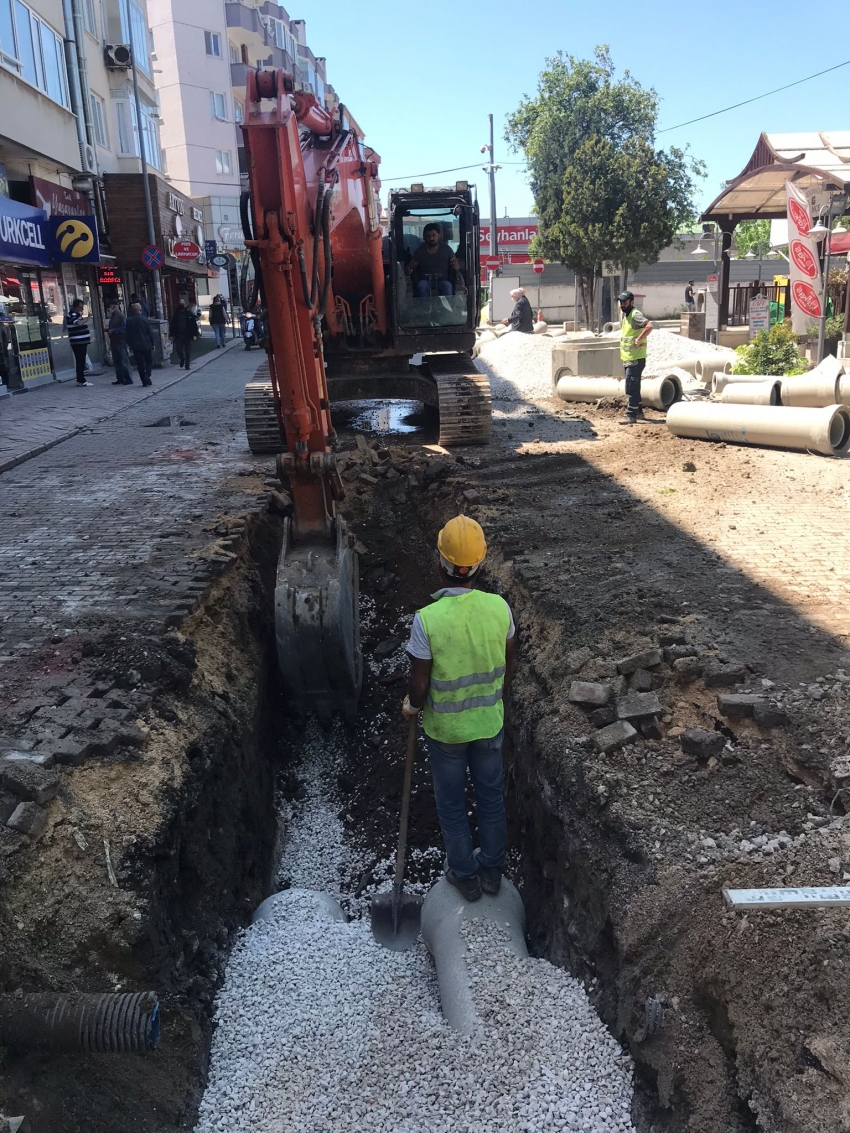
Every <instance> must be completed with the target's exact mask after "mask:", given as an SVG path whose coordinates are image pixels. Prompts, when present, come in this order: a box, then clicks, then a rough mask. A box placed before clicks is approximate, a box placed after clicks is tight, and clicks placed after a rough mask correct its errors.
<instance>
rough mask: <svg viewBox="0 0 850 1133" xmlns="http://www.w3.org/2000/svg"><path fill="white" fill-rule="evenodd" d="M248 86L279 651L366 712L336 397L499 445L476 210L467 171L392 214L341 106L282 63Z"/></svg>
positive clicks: (295, 668)
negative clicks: (278, 538) (275, 520)
mask: <svg viewBox="0 0 850 1133" xmlns="http://www.w3.org/2000/svg"><path fill="white" fill-rule="evenodd" d="M246 78H247V84H246V85H247V90H246V95H247V97H246V106H245V120H244V123H243V126H242V132H243V138H244V142H245V155H246V160H247V166H248V184H249V190H248V192H247V193H245V194H243V199H242V224H243V229H244V233H245V245H246V247H247V249H248V253H249V256H250V259H251V262H252V264H253V269H254V281H253V283H254V286H253V287H252V289H251V291H250V295H249V296H247V297H246V300H247V303H246V305H247V306H248V307H249V308H250V307H251V306H252V305H259V306H260V307H261V309H262V312H263V318H264V322H265V326H266V347H267V353H268V377H267V378H266V379H265V380H258V381H254V382H251V383H249V384H248V386H247V388H246V392H245V423H246V430H247V434H248V443H249V447H250V449H251V451H252V452H255V453H272V452H274V453H277V471H278V475H279V477H280V479H281V480H282V482H283V483H284V484H285V485H286V486H287V488H288V490H289V492H290V493H291V496H292V500H293V515H292V518H291V519H287V521H286V524H285V531H284V542H283V549H282V551H281V557H280V561H279V563H278V571H277V585H276V589H275V630H276V635H277V651H278V659H279V662H280V668H281V672H282V675H283V681H284V687H285V690H286V693H287V696H288V698H289V700H290V701H291V702H292V704H293V705H295V706H298V707H300V708H313V709H316V710H317V711H318V712H319V714H320V715H327V714H329V713H330V712H333V711H336V710H342V711H344V712H345V713H346V714H347V715H352V714H353V713H354V712H356V708H357V700H358V697H359V693H360V684H361V673H362V661H361V654H360V636H359V613H358V604H359V597H358V564H357V555H356V552H355V550H354V543H355V540H354V538H353V536H352V535H350V534H349V533H348V532H347V531H346V529H345V525H344V523H343V521H342V519H341V517H340V516H339V515H338V513H337V503H338V501H339V500H340V499H341V498H342V494H343V485H342V481H341V478H340V476H339V472H338V468H337V462H336V457H335V456H334V453H333V447H334V440H335V434H334V429H333V425H332V421H331V414H330V406H331V403H332V402H333V401H341V400H345V401H351V400H359V399H363V398H375V397H377V398H402V399H405V400H417V401H421V402H423V403H424V404H425V405H428V406H431V407H432V408H433V409H435V410H436V411H437V412H438V414H439V423H440V429H439V440H440V443H441V444H444V445H458V444H463V445H466V444H486V443H487V442H488V441H489V439H490V429H491V409H490V388H489V383H488V381H487V379H486V377H484V376H483V375H481V374H479V373H478V371H477V370H476V369H475V366H474V365H473V362H472V350H473V346H474V344H475V327H476V325H477V322H478V314H479V310H480V302H479V274H480V273H479V262H478V254H479V218H478V205H477V201H476V199H475V192H474V188H473V187H471V186H469V185H468V184H467V183H466V182H465V181H459V182H457V183H456V184H455V186H454V187H453V188H441V189H434V188H425V186H424V185H421V184H416V185H412V186H411V187H410V189H409V190H400V191H395V192H393V193H391V194H390V198H389V203H388V210H387V212H386V213H383V212H382V209H381V204H380V200H379V190H380V180H379V176H378V166H379V162H380V158H379V157H378V155H377V154H376V153H375V152H374V151H373V150H371V149H369V148H368V147H367V146H365V144H364V140H363V135H362V133H361V131H360V129H359V128H358V126H357V124H356V123H355V122H354V120H353V119H352V118H351V116H350V115H349V114H348V113H347V111H346V109H345V108H344V107H343V106H339V107H337V108H336V109H335V110H333V111H331V110H328V109H326V108H325V107H323V106H321V105H319V103H318V102H317V100H316V98H315V96H314V95H313V93H312V92H310V91H305V90H297V89H296V84H295V82H294V80H293V77H292V76H291V75H289V74H287V73H286V72H284V71H280V70H278V71H261V70H257V71H252V72H249V73H248V75H247V77H246ZM423 249H426V252H423ZM429 268H430V269H431V270H430V271H429Z"/></svg>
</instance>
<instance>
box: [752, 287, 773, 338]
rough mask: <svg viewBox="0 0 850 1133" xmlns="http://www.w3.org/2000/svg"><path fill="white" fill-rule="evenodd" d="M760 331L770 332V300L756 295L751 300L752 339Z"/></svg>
mask: <svg viewBox="0 0 850 1133" xmlns="http://www.w3.org/2000/svg"><path fill="white" fill-rule="evenodd" d="M760 330H770V300H769V299H765V298H764V297H762V296H759V295H756V296H755V297H754V298H752V299H751V300H750V338H755V337H756V335H757V334H758V332H759V331H760Z"/></svg>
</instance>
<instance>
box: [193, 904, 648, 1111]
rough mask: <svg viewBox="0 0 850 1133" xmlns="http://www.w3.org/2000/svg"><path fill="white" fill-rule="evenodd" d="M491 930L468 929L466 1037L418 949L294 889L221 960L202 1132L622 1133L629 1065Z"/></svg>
mask: <svg viewBox="0 0 850 1133" xmlns="http://www.w3.org/2000/svg"><path fill="white" fill-rule="evenodd" d="M501 932H502V930H500V929H499V928H498V927H497V926H496V925H486V926H483V925H479V924H472V925H469V926H467V943H468V946H469V950H470V961H469V962H470V968H471V974H472V980H473V986H474V994H475V998H476V1005H477V1006H478V1009H479V1011H480V1013H481V1015H482V1017H483V1018H484V1020H485V1023H486V1025H487V1033H486V1034H485V1036H484V1037H483V1039H475V1038H467V1037H464V1036H461V1035H458V1034H456V1033H455V1032H453V1031H452V1030H450V1029H449V1027H448V1026H447V1025H446V1024H445V1022H444V1021H443V1019H442V1016H441V1014H440V1009H439V1001H438V998H437V989H436V981H435V979H434V976H433V967H432V965H431V962H430V959H429V958H428V956H427V954H426V952H425V950H424V948H423V947H422V946H421V945H419V946H417V947H416V948H414V949H411V950H410V951H408V952H402V953H398V952H389V951H387V950H386V949H383V948H381V947H380V946H379V945H377V944H375V943H374V941H373V940H372V938H371V935H370V932H369V927H368V923H367V922H365V921H357V922H353V923H351V924H342V923H338V922H329V921H328V920H327V919H326V918H325V917H324V916H322V915H321V914H320V913H319V912H318V910H317V906H316V903H315V897H314V895H312V894H309V893H304V892H300V891H296V890H291V891H289V894H288V896H287V899H286V901H285V902H284V903H283V904H282V905H279V906H278V907H277V910H276V917H275V920H274V921H272V922H269V923H260V924H257V925H254V926H252V927H251V928H250V929H248V930H247V931H246V932H245V933H243V935H242V936H241V938H240V940H239V941H238V943H237V945H236V947H235V949H234V952H233V954H232V956H231V959H230V963H229V965H228V970H227V979H226V983H225V986H224V989H223V991H222V992H221V994H220V996H219V1000H218V1006H217V1012H216V1021H217V1028H216V1033H215V1037H214V1040H213V1050H212V1068H211V1072H210V1080H209V1085H208V1087H207V1091H206V1093H205V1095H204V1098H203V1101H202V1103H201V1112H200V1121H199V1124H198V1126H197V1133H232V1131H233V1130H235V1129H243V1128H244V1129H250V1130H251V1131H252V1133H345V1131H348V1130H350V1131H352V1133H353V1131H355V1130H356V1131H357V1133H362V1131H365V1130H369V1131H370V1133H449V1131H451V1133H520V1131H528V1133H531V1131H538V1133H543V1131H544V1130H546V1131H547V1133H548V1131H550V1130H551V1131H560V1130H573V1131H579V1130H580V1131H584V1133H615V1131H631V1130H632V1125H631V1122H630V1120H629V1106H630V1102H631V1094H632V1082H631V1066H630V1062H629V1060H628V1058H627V1057H626V1056H625V1055H624V1054H623V1052H622V1051H621V1050H620V1048H619V1047H618V1045H617V1044H616V1043H615V1042H614V1040H613V1039H612V1038H611V1036H610V1035H609V1034H608V1032H607V1031H606V1030H605V1028H604V1027H603V1025H602V1023H601V1022H600V1020H599V1019H598V1017H597V1016H596V1014H595V1013H594V1011H593V1009H592V1007H591V1006H590V1004H589V1002H588V1000H587V998H586V996H585V994H584V991H583V989H582V987H581V985H580V984H579V983H578V982H577V981H576V980H573V979H571V978H570V977H569V976H567V975H566V974H565V973H564V972H562V971H561V970H560V969H557V968H554V967H552V966H551V965H550V964H547V963H546V962H545V961H542V960H520V959H518V958H517V957H515V956H513V955H512V954H511V953H510V952H509V951H508V950H507V949H506V948H505V946H504V944H503V942H502V940H501V939H500V936H501Z"/></svg>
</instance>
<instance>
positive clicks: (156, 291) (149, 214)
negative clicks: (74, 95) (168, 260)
mask: <svg viewBox="0 0 850 1133" xmlns="http://www.w3.org/2000/svg"><path fill="white" fill-rule="evenodd" d="M130 50H131V53H133V52H134V48H131V49H130ZM132 63H133V66H132V68H131V70H132V72H133V99H134V101H135V103H136V126H137V127H138V132H139V162H140V163H141V166H142V187H143V189H144V192H145V217H146V219H147V223H148V243H149V244H156V229H155V228H154V224H153V205H152V204H151V187H150V184H149V182H148V162H147V154H146V152H145V132H144V129H143V128H142V101H141V99H140V98H139V80H138V78H137V75H136V56H135V54H134V53H133V54H132ZM153 314H154V318H156V319H159V318H164V317H165V308H164V307H163V303H162V277H161V275H160V273H159V269H158V268H155V269H154V271H153Z"/></svg>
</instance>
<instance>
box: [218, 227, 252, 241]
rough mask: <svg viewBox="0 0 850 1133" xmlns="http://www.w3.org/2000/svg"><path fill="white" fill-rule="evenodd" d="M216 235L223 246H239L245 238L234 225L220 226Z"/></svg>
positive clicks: (240, 230)
mask: <svg viewBox="0 0 850 1133" xmlns="http://www.w3.org/2000/svg"><path fill="white" fill-rule="evenodd" d="M218 234H219V237H220V238H221V241H222V243H224V244H241V243H242V242H243V240H244V238H245V237H244V234H243V232H242V229H241V228H237V226H236V225H235V224H220V225H219V228H218Z"/></svg>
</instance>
